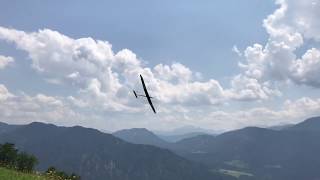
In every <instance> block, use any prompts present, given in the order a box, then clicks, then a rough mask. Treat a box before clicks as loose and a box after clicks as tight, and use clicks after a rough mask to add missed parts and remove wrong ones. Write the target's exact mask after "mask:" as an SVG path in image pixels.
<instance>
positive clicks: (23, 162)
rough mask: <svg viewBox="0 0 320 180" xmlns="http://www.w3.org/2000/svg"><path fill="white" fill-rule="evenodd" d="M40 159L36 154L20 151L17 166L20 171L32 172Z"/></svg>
mask: <svg viewBox="0 0 320 180" xmlns="http://www.w3.org/2000/svg"><path fill="white" fill-rule="evenodd" d="M37 162H38V160H37V158H36V157H35V156H33V155H29V154H27V153H24V152H22V153H19V154H18V156H17V159H16V168H17V170H18V171H23V172H32V171H33V168H34V166H35V165H36V164H37Z"/></svg>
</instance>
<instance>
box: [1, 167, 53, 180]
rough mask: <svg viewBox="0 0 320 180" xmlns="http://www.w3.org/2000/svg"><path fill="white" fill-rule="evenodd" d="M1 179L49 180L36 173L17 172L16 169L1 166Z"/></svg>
mask: <svg viewBox="0 0 320 180" xmlns="http://www.w3.org/2000/svg"><path fill="white" fill-rule="evenodd" d="M0 179H1V180H48V179H46V178H45V177H43V176H40V175H35V174H26V173H21V172H17V171H14V170H9V169H5V168H0Z"/></svg>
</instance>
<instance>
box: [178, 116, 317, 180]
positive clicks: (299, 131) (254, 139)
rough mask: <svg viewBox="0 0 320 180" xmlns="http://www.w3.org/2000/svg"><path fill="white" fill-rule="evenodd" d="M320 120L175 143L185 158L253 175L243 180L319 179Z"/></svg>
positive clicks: (252, 128) (249, 129) (248, 129)
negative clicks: (286, 126) (274, 128)
mask: <svg viewBox="0 0 320 180" xmlns="http://www.w3.org/2000/svg"><path fill="white" fill-rule="evenodd" d="M319 139H320V118H319V117H317V118H311V119H308V120H306V121H304V122H302V123H299V124H297V125H294V126H292V127H290V128H288V129H283V130H277V131H275V130H271V129H264V128H257V127H248V128H244V129H240V130H236V131H231V132H227V133H224V134H221V135H219V136H215V137H214V136H197V137H193V138H189V139H184V140H182V141H179V142H177V143H176V147H174V149H173V150H175V151H176V152H177V153H179V154H180V155H182V156H183V157H185V158H187V159H189V160H193V161H197V162H201V163H204V164H206V165H207V166H209V167H211V168H212V169H216V170H221V169H222V170H228V171H225V172H232V171H237V172H241V173H246V174H250V176H246V177H245V176H243V177H242V178H244V179H257V180H258V179H259V180H260V179H263V180H269V179H270V180H301V179H312V180H313V179H315V180H316V179H320V171H319V167H320V156H319V152H320V141H319Z"/></svg>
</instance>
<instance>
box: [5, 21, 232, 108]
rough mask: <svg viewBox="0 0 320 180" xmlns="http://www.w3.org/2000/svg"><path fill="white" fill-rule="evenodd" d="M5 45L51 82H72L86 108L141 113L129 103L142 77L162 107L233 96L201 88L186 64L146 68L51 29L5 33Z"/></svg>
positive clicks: (213, 86) (209, 85) (212, 84)
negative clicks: (10, 44) (21, 53)
mask: <svg viewBox="0 0 320 180" xmlns="http://www.w3.org/2000/svg"><path fill="white" fill-rule="evenodd" d="M0 39H4V40H6V41H8V42H13V43H14V44H16V46H17V48H18V49H21V50H24V51H26V52H27V53H28V54H29V57H30V59H31V60H32V67H33V68H34V69H35V70H37V71H38V72H39V73H41V74H42V75H44V76H45V77H44V78H45V79H46V81H47V82H49V83H54V84H59V83H61V82H67V83H66V84H71V85H74V86H76V87H78V89H79V91H78V92H77V93H78V95H77V96H73V100H75V99H78V100H77V101H78V102H80V101H81V102H84V103H81V104H82V105H84V104H87V105H90V106H91V107H101V108H102V109H103V110H110V111H121V110H129V111H130V110H131V111H135V110H136V108H135V106H133V105H135V103H134V102H131V101H130V99H132V98H129V97H131V96H132V94H131V89H141V84H140V79H139V74H143V75H145V78H146V82H147V84H148V87H149V88H150V92H151V93H152V95H153V96H156V97H157V100H158V101H159V103H164V104H187V105H199V104H207V105H215V104H221V103H223V102H224V101H226V100H227V99H228V97H227V95H228V93H226V92H225V90H224V89H223V88H222V87H221V85H220V83H219V82H218V81H216V80H214V79H209V80H208V81H204V82H200V81H199V73H194V72H192V71H191V70H190V69H189V68H187V67H186V66H184V65H182V64H180V63H173V64H172V65H164V64H159V65H156V66H155V67H154V68H148V67H145V66H144V65H143V63H142V62H141V60H139V59H138V58H137V56H136V54H134V53H133V52H132V51H130V50H128V49H123V50H121V51H119V52H117V53H114V52H113V50H112V46H111V44H110V43H108V42H106V41H100V40H97V41H96V40H93V39H92V38H81V39H72V38H70V37H67V36H65V35H62V34H60V33H59V32H56V31H52V30H49V29H44V30H40V31H39V32H32V33H26V32H24V31H18V30H15V29H8V28H4V27H0ZM74 102H75V101H74Z"/></svg>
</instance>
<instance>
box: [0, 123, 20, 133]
mask: <svg viewBox="0 0 320 180" xmlns="http://www.w3.org/2000/svg"><path fill="white" fill-rule="evenodd" d="M17 127H19V125H9V124H7V123H3V122H0V134H2V133H6V132H10V131H12V130H14V129H16V128H17Z"/></svg>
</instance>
